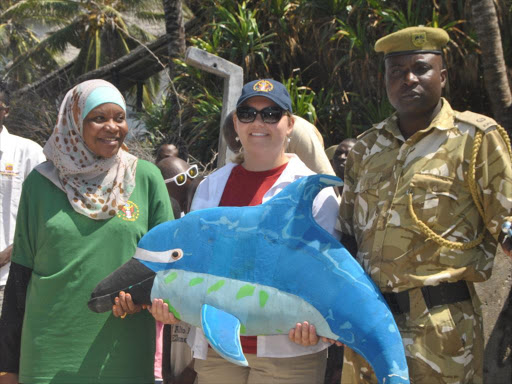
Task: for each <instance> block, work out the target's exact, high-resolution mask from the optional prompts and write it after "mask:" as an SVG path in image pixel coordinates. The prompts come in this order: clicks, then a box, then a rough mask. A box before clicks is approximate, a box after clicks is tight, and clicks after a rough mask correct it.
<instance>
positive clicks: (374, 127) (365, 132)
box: [356, 124, 379, 140]
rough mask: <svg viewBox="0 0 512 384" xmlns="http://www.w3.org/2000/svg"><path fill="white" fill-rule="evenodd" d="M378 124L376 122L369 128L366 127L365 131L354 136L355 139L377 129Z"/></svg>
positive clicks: (359, 138)
mask: <svg viewBox="0 0 512 384" xmlns="http://www.w3.org/2000/svg"><path fill="white" fill-rule="evenodd" d="M378 125H379V124H376V125H373V126H372V127H371V128H368V129H367V130H366V131H364V132H363V133H360V134H359V135H358V136H357V137H356V138H357V140H361V139H362V138H363V137H365V136H368V135H369V134H370V133H372V132H375V130H376V129H377V126H378Z"/></svg>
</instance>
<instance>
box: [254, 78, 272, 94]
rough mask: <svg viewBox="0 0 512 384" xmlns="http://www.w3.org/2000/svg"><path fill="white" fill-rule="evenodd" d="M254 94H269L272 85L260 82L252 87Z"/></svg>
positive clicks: (266, 81)
mask: <svg viewBox="0 0 512 384" xmlns="http://www.w3.org/2000/svg"><path fill="white" fill-rule="evenodd" d="M252 89H254V90H255V91H256V92H270V91H272V90H273V89H274V85H273V84H272V83H271V82H270V81H268V80H260V81H258V82H257V83H256V84H254V87H252Z"/></svg>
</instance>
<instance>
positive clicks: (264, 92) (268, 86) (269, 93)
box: [236, 79, 292, 112]
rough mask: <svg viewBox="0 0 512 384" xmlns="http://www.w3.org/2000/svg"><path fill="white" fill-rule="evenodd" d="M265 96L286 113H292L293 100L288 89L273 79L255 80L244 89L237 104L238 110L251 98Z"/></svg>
mask: <svg viewBox="0 0 512 384" xmlns="http://www.w3.org/2000/svg"><path fill="white" fill-rule="evenodd" d="M254 96H263V97H266V98H267V99H270V100H272V101H273V102H274V103H276V104H277V105H279V106H280V107H281V108H283V109H284V110H286V111H290V112H292V100H291V99H290V94H289V93H288V90H287V89H286V87H285V86H284V85H283V84H281V83H280V82H279V81H276V80H273V79H262V80H254V81H251V82H250V83H247V84H245V85H244V87H243V88H242V94H241V95H240V98H239V99H238V101H237V103H236V107H237V108H238V107H239V106H240V105H242V103H243V102H244V101H246V100H248V99H250V98H251V97H254Z"/></svg>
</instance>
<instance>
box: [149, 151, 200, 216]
mask: <svg viewBox="0 0 512 384" xmlns="http://www.w3.org/2000/svg"><path fill="white" fill-rule="evenodd" d="M156 166H157V167H158V168H159V169H160V172H162V176H163V178H164V182H165V185H166V186H167V192H169V198H170V199H171V204H172V209H173V213H174V217H181V216H183V214H185V213H188V212H189V211H190V205H191V203H192V198H193V196H194V192H195V190H196V188H197V185H198V184H199V182H200V181H201V180H202V179H203V178H202V176H199V169H198V167H197V165H196V164H194V165H190V164H189V163H187V162H186V161H183V160H182V159H180V158H179V157H174V156H171V157H166V158H164V159H163V160H160V161H159V162H158V163H157V164H156ZM198 176H199V177H198ZM196 178H197V180H196Z"/></svg>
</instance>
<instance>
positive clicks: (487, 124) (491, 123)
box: [455, 111, 498, 132]
mask: <svg viewBox="0 0 512 384" xmlns="http://www.w3.org/2000/svg"><path fill="white" fill-rule="evenodd" d="M455 118H456V119H457V120H459V121H463V122H464V123H468V124H471V125H473V126H475V127H477V128H478V129H480V130H481V131H484V132H485V131H487V130H488V129H489V128H492V127H496V126H497V125H498V123H497V122H496V121H495V120H494V119H491V118H490V117H487V116H485V115H480V114H479V113H474V112H471V111H464V112H457V114H456V116H455Z"/></svg>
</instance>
